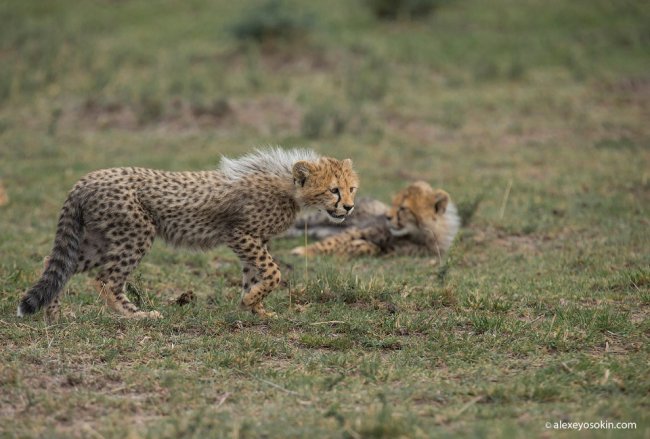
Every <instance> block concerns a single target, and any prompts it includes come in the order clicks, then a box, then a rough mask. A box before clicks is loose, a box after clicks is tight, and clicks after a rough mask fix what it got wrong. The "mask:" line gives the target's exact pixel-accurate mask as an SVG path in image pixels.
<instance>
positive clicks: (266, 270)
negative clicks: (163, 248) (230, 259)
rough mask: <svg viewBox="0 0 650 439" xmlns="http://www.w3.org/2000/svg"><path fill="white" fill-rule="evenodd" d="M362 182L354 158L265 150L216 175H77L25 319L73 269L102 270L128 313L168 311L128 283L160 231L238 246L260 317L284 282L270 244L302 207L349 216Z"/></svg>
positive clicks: (27, 299) (107, 293)
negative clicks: (142, 301) (142, 300)
mask: <svg viewBox="0 0 650 439" xmlns="http://www.w3.org/2000/svg"><path fill="white" fill-rule="evenodd" d="M358 185H359V180H358V177H357V175H356V173H355V172H354V170H353V169H352V162H351V161H350V160H349V159H347V160H343V161H339V160H336V159H333V158H329V157H319V156H318V155H317V154H316V153H314V152H313V151H308V150H302V149H295V150H288V151H285V150H282V149H279V148H276V149H265V150H257V151H256V152H255V153H252V154H249V155H246V156H244V157H241V158H239V159H234V160H233V159H227V158H223V160H222V162H221V166H220V168H219V169H218V170H216V171H203V172H166V171H156V170H151V169H143V168H113V169H104V170H100V171H95V172H91V173H90V174H88V175H86V176H85V177H83V178H82V179H81V180H79V181H78V182H77V183H76V184H75V185H74V187H73V188H72V190H71V191H70V193H69V194H68V198H67V199H66V201H65V203H64V204H63V208H62V210H61V214H60V217H59V223H58V226H57V230H56V236H55V239H54V247H53V249H52V253H51V255H50V256H49V259H48V260H47V263H46V267H45V270H44V272H43V274H42V276H41V278H40V279H39V280H38V282H37V283H36V284H35V285H34V286H33V287H31V288H30V289H29V290H28V291H27V293H26V294H25V296H24V297H23V298H22V300H21V301H20V304H19V306H18V315H19V316H23V315H25V314H32V313H34V312H36V311H38V310H39V309H40V308H42V307H43V306H48V308H47V314H48V316H49V317H53V316H55V314H56V311H57V308H58V296H59V293H60V292H61V290H62V289H63V287H64V285H65V283H66V282H67V281H68V279H69V278H70V277H71V276H72V275H73V274H75V273H81V272H84V271H87V270H90V269H93V268H99V272H98V274H97V277H96V289H97V291H98V293H99V294H100V295H101V296H102V297H103V298H104V299H105V300H106V302H107V304H108V305H109V306H110V307H111V308H113V309H114V310H116V311H117V312H119V313H120V314H122V315H124V316H126V317H160V313H158V312H157V311H150V312H145V311H141V310H139V309H138V307H137V306H135V305H134V304H133V303H131V302H130V301H129V299H128V298H127V297H126V295H125V293H124V285H125V282H126V279H127V277H128V276H129V274H130V273H131V272H132V271H133V270H134V269H135V268H136V267H137V265H138V263H139V262H140V260H141V259H142V257H143V256H144V255H145V254H146V253H147V252H148V251H149V249H150V248H151V245H152V243H153V240H154V238H155V237H156V236H160V237H162V238H163V239H164V240H165V241H167V242H169V243H171V244H172V245H175V246H184V247H193V248H198V249H203V250H207V249H210V248H213V247H215V246H217V245H219V244H225V245H227V246H228V247H230V248H231V249H232V250H233V251H234V252H235V253H236V254H237V256H238V257H239V259H240V260H241V262H242V266H243V281H242V286H243V292H242V299H241V306H242V307H244V308H245V309H249V310H251V311H252V312H253V313H255V314H258V315H260V316H267V317H268V316H273V315H274V313H270V312H267V311H265V309H264V306H263V305H262V301H263V300H264V298H265V297H266V296H267V295H268V294H269V293H270V292H271V291H272V290H273V289H274V288H275V287H276V286H277V285H278V284H279V283H280V270H279V268H278V265H277V264H276V263H275V262H274V260H273V257H272V256H271V255H270V254H269V251H268V249H267V242H268V240H269V239H270V238H271V237H273V236H275V235H277V234H279V233H281V232H283V231H285V230H286V229H288V228H289V227H290V226H291V224H292V223H293V222H294V220H295V217H296V214H297V212H298V211H299V210H300V208H301V207H303V206H309V207H315V208H317V209H319V210H322V211H324V212H326V214H327V216H328V217H329V218H330V220H331V221H333V222H342V221H343V220H344V219H345V218H346V217H347V216H348V215H349V214H350V213H351V212H352V210H353V208H354V198H355V194H356V191H357V186H358Z"/></svg>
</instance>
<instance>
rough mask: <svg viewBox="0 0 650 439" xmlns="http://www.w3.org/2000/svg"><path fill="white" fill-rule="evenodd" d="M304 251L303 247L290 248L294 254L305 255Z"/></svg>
mask: <svg viewBox="0 0 650 439" xmlns="http://www.w3.org/2000/svg"><path fill="white" fill-rule="evenodd" d="M306 253H307V251H306V250H305V247H296V248H294V249H293V250H291V254H292V255H294V256H305V254H306Z"/></svg>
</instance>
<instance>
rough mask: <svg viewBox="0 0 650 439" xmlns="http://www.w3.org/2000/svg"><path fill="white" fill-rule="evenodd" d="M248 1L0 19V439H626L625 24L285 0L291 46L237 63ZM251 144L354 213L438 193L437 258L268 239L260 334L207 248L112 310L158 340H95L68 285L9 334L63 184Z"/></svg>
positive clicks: (649, 28)
mask: <svg viewBox="0 0 650 439" xmlns="http://www.w3.org/2000/svg"><path fill="white" fill-rule="evenodd" d="M255 4H256V3H255V2H250V1H249V2H218V1H217V2H207V1H199V0H190V1H185V0H184V1H181V0H175V1H144V0H142V1H141V0H133V1H126V0H125V1H92V2H91V1H87V2H80V1H73V0H60V1H56V2H54V1H47V2H43V1H40V2H39V1H36V0H33V1H32V0H28V1H24V0H23V1H19V0H7V1H3V2H2V3H0V180H1V181H2V185H3V186H4V189H5V190H6V193H7V195H8V197H9V202H8V203H7V204H6V205H4V206H2V207H0V340H1V343H0V436H1V437H47V438H52V437H127V436H128V437H132V438H136V437H150V438H160V437H168V438H175V437H195V438H203V437H227V438H237V437H321V436H323V437H325V436H327V437H345V438H366V437H368V438H372V437H374V438H378V437H386V438H387V437H432V436H435V437H447V436H449V437H452V436H456V435H459V434H463V435H467V436H474V437H501V436H503V437H554V436H556V435H560V436H562V435H571V434H576V433H577V432H570V431H564V432H560V431H554V430H549V429H547V428H545V423H546V422H559V421H562V420H563V421H569V422H593V421H599V420H609V421H612V422H621V421H622V422H636V424H637V427H636V429H634V430H627V431H620V430H618V431H616V430H607V431H604V430H599V431H586V432H585V431H582V432H581V433H579V434H580V435H582V436H584V437H592V436H594V435H597V436H600V437H617V436H623V435H625V437H644V438H648V437H650V417H649V416H648V413H650V355H649V346H650V345H649V343H648V342H649V336H650V324H649V322H648V316H649V311H650V268H649V267H650V251H649V249H650V123H648V122H649V120H650V25H649V23H650V5H649V4H648V3H647V2H644V1H630V0H618V1H614V0H611V1H609V0H589V1H587V0H574V1H561V0H547V1H542V0H492V1H490V2H486V1H482V0H454V1H446V2H441V6H440V7H439V8H437V9H435V10H434V12H433V14H432V15H431V16H430V17H428V18H426V19H423V20H413V21H408V20H404V19H401V20H397V21H380V20H377V19H376V18H374V17H373V15H372V14H371V13H370V12H369V10H368V8H367V7H366V6H365V4H364V3H363V2H362V1H344V0H335V1H334V0H333V1H325V0H319V1H314V2H297V1H296V2H293V3H289V4H288V6H291V7H290V8H289V11H290V12H291V13H292V14H294V17H295V20H297V21H298V22H300V23H303V22H304V25H305V27H304V28H303V29H301V30H300V29H299V30H300V34H299V35H298V37H297V38H294V39H292V40H288V41H284V40H280V41H278V40H273V41H264V42H262V43H256V42H254V41H241V40H239V39H238V38H236V37H235V36H234V33H233V29H235V28H236V25H237V24H238V23H239V24H241V23H248V22H249V21H250V20H251V18H250V17H255V14H256V12H255V9H254V6H255ZM257 14H258V15H259V12H257ZM264 144H281V145H285V146H308V147H312V148H314V149H316V150H317V151H319V152H320V153H323V154H328V155H333V156H336V157H341V158H343V157H351V158H352V159H353V160H354V162H355V166H356V167H357V169H358V171H359V174H360V176H361V178H362V185H361V186H362V187H361V189H360V191H361V192H360V194H361V195H369V196H374V197H377V198H380V199H383V200H386V201H387V200H388V199H389V197H390V194H391V193H393V192H394V191H396V190H397V189H399V188H401V187H403V186H404V185H405V184H406V183H408V182H410V181H412V180H414V179H425V180H427V181H429V182H430V183H431V184H433V185H435V186H440V187H443V188H445V189H446V190H447V191H449V192H450V193H451V195H452V197H453V198H454V199H455V200H456V201H457V203H458V204H459V206H460V208H461V211H462V212H463V214H464V217H465V219H466V221H465V225H464V227H463V228H462V230H461V233H460V234H459V237H458V238H457V241H456V243H455V245H454V247H453V249H452V251H451V253H450V255H449V257H448V258H447V259H446V260H445V261H443V262H442V263H438V264H436V263H434V262H432V261H431V260H428V259H409V258H393V259H359V260H344V259H336V258H326V257H323V258H319V259H314V260H310V261H309V262H306V261H304V260H302V259H300V258H296V257H292V256H290V255H289V251H288V250H289V249H290V248H291V247H292V246H294V245H297V244H298V243H299V242H298V241H291V240H288V241H287V240H277V241H275V242H273V244H272V248H273V251H274V254H275V256H276V257H278V258H279V259H280V260H281V261H283V262H284V263H285V264H288V265H289V266H288V267H286V268H285V269H284V279H285V280H286V281H287V283H288V286H287V287H286V288H282V289H279V290H276V291H275V293H274V294H272V296H271V297H270V298H269V300H268V302H267V303H268V306H267V307H268V308H271V309H273V310H274V311H276V312H278V314H279V319H277V320H271V321H261V320H259V319H257V318H255V317H254V316H252V315H249V314H246V313H244V312H241V311H239V310H238V307H237V303H238V299H239V286H238V285H239V282H240V271H239V270H240V269H239V266H238V262H237V259H236V257H235V256H234V255H233V254H232V253H231V252H230V251H228V250H227V249H217V250H215V251H213V252H209V253H192V252H188V251H182V250H181V251H179V250H173V249H171V248H169V247H166V246H165V245H163V244H162V243H160V242H158V243H157V244H156V245H155V246H154V251H153V252H152V253H151V254H150V255H149V256H147V257H146V258H145V260H144V262H143V263H142V264H141V266H140V268H139V269H138V271H137V273H136V275H135V276H134V277H133V279H132V281H131V284H130V285H129V290H130V295H131V297H132V298H133V299H134V300H135V301H136V302H137V303H139V304H140V305H141V306H142V307H143V308H145V309H157V310H160V311H161V312H162V313H163V314H164V316H165V318H164V319H163V320H159V321H128V320H124V319H121V318H119V317H116V316H115V315H114V314H111V313H110V312H109V311H108V310H107V309H106V308H105V307H104V305H103V304H102V302H101V301H100V300H99V298H98V297H96V296H95V295H94V294H93V293H92V291H93V290H92V288H91V285H90V280H91V278H90V277H85V276H77V277H75V278H73V280H72V281H71V282H70V284H69V285H68V287H67V289H66V291H65V294H64V305H63V316H62V318H61V319H60V320H59V321H58V322H57V323H56V324H52V325H47V324H46V323H45V321H44V319H43V315H42V314H38V315H36V316H34V317H29V318H26V319H23V320H20V319H18V318H17V317H15V316H14V312H15V308H16V305H17V301H18V298H19V296H20V295H21V294H22V292H23V291H24V290H25V289H26V288H27V287H28V286H30V284H31V283H33V282H34V281H35V280H36V279H37V277H38V274H39V270H40V267H41V264H42V259H43V257H44V256H45V255H46V254H47V253H48V251H49V249H50V246H51V242H52V239H53V234H54V228H55V225H56V220H57V214H58V211H59V209H60V207H61V204H62V202H63V200H64V198H65V195H66V192H67V190H68V189H69V188H70V187H71V186H72V184H73V183H74V182H75V181H76V180H77V179H78V178H80V177H81V176H82V175H83V174H84V173H86V172H88V171H90V170H93V169H97V168H104V167H110V166H122V165H129V166H131V165H133V166H146V167H154V168H164V169H170V170H192V169H210V168H214V167H216V166H217V164H218V161H219V157H220V155H221V154H227V155H238V154H242V153H245V152H247V151H250V150H251V149H252V148H253V147H255V146H259V145H264ZM188 290H192V291H193V292H194V293H195V294H196V296H197V302H196V303H195V304H191V305H187V306H183V307H180V306H178V305H175V304H173V303H171V300H172V299H173V298H175V297H177V296H178V295H179V294H180V293H182V292H185V291H188Z"/></svg>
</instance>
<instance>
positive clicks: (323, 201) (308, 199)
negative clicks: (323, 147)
mask: <svg viewBox="0 0 650 439" xmlns="http://www.w3.org/2000/svg"><path fill="white" fill-rule="evenodd" d="M293 181H294V183H295V185H296V198H297V200H298V202H299V203H300V204H301V205H302V206H305V207H314V208H316V209H319V210H322V211H324V212H326V213H327V217H328V218H329V220H330V221H332V222H335V223H340V222H343V220H345V218H346V217H347V216H348V215H350V214H351V213H352V211H353V210H354V197H355V195H356V193H357V187H358V186H359V177H357V174H356V172H354V170H353V169H352V160H350V159H346V160H336V159H333V158H330V157H321V158H319V159H318V160H317V161H305V160H301V161H299V162H296V163H295V164H294V165H293Z"/></svg>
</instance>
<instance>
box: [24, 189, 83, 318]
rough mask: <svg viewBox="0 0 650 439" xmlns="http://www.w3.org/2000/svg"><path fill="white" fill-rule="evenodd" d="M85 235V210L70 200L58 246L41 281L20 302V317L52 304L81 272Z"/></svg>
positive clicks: (62, 217)
mask: <svg viewBox="0 0 650 439" xmlns="http://www.w3.org/2000/svg"><path fill="white" fill-rule="evenodd" d="M82 234H83V220H82V215H81V208H80V206H79V205H78V204H77V203H76V202H75V201H72V200H71V198H70V197H69V198H68V200H67V201H66V203H65V205H64V206H63V209H62V211H61V216H60V217H59V224H58V226H57V230H56V237H55V238H54V247H53V248H52V253H51V255H50V257H49V260H48V262H47V266H46V267H45V270H44V271H43V274H42V275H41V278H40V279H39V280H38V282H36V284H35V285H34V286H32V287H31V288H30V289H29V290H28V291H27V293H26V294H25V295H24V296H23V298H22V299H21V300H20V304H19V305H18V311H17V315H18V317H22V316H24V315H26V314H33V313H35V312H36V311H38V310H39V309H41V308H42V307H44V306H46V305H48V304H50V303H51V302H52V301H54V299H56V297H57V296H58V295H59V293H60V292H61V290H62V289H63V286H64V285H65V283H66V282H67V281H68V279H70V277H71V276H72V275H73V274H74V273H75V271H76V269H77V258H78V257H79V247H80V245H81V239H82Z"/></svg>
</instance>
